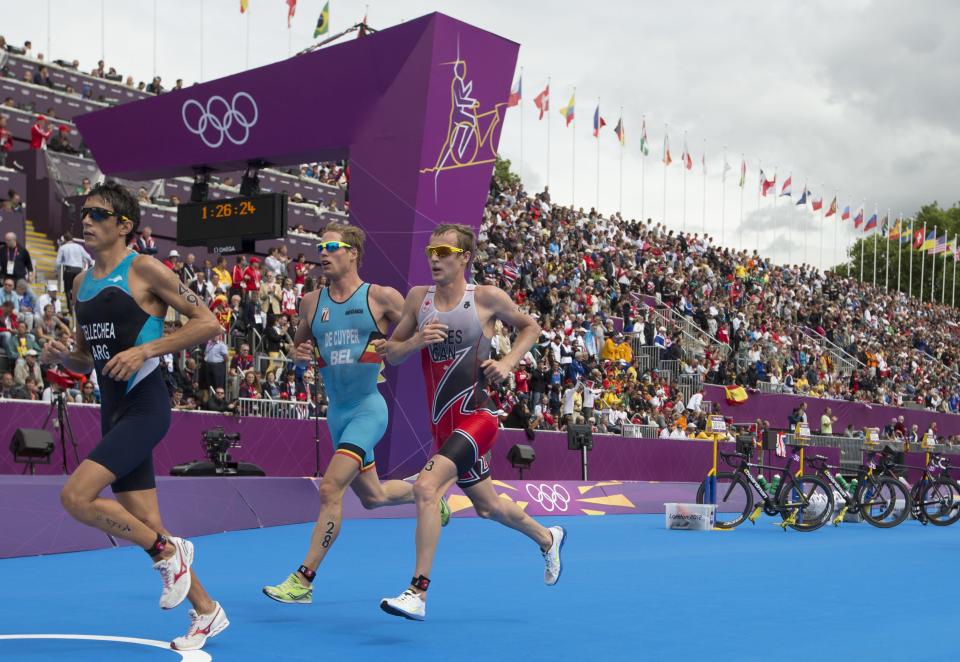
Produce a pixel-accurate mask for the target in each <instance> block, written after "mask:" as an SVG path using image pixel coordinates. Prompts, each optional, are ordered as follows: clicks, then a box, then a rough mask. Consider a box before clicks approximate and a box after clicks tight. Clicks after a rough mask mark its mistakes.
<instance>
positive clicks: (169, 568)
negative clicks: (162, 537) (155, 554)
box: [153, 537, 193, 609]
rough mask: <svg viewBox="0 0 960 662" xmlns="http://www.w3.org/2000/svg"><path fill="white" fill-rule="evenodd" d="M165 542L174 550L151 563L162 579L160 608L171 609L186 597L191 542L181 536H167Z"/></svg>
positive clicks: (188, 589) (188, 582)
mask: <svg viewBox="0 0 960 662" xmlns="http://www.w3.org/2000/svg"><path fill="white" fill-rule="evenodd" d="M167 543H168V544H170V545H173V547H174V549H175V550H176V551H175V552H174V553H173V556H171V557H170V558H168V559H161V560H159V561H157V562H156V563H154V564H153V567H154V569H155V570H156V571H157V572H159V573H160V579H162V580H163V593H161V594H160V608H161V609H173V608H174V607H176V606H177V605H179V604H180V603H181V602H183V599H184V598H185V597H187V593H188V592H189V591H190V582H191V578H190V566H191V565H193V543H192V542H190V541H189V540H184V539H183V538H173V537H171V538H167Z"/></svg>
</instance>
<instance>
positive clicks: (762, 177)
mask: <svg viewBox="0 0 960 662" xmlns="http://www.w3.org/2000/svg"><path fill="white" fill-rule="evenodd" d="M757 170H759V174H758V175H757V176H758V177H759V178H760V186H758V187H757V211H760V192H761V191H762V190H763V185H764V183H765V182H766V181H767V176H766V175H764V174H763V161H761V160H757ZM759 250H760V224H759V223H758V224H757V251H759Z"/></svg>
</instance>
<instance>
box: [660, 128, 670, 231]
mask: <svg viewBox="0 0 960 662" xmlns="http://www.w3.org/2000/svg"><path fill="white" fill-rule="evenodd" d="M669 128H670V125H669V124H664V125H663V158H662V159H660V162H661V163H663V225H664V227H666V225H667V149H668V148H669V145H668V143H667V141H668V139H669V138H670V134H669Z"/></svg>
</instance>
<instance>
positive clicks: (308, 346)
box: [293, 290, 320, 365]
mask: <svg viewBox="0 0 960 662" xmlns="http://www.w3.org/2000/svg"><path fill="white" fill-rule="evenodd" d="M319 300H320V290H314V291H313V292H307V293H306V294H304V295H303V299H301V300H300V323H299V324H297V332H296V333H295V334H294V336H293V358H294V360H295V361H296V362H297V363H298V364H300V365H303V364H306V363H309V362H310V361H312V360H313V331H312V330H311V328H310V327H311V325H312V324H313V316H314V314H315V313H316V312H317V302H318V301H319Z"/></svg>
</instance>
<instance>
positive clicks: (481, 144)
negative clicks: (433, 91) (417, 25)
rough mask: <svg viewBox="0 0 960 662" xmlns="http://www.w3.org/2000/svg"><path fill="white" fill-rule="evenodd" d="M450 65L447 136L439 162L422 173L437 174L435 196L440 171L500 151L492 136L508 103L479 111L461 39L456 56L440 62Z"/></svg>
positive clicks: (490, 159) (481, 160) (488, 159)
mask: <svg viewBox="0 0 960 662" xmlns="http://www.w3.org/2000/svg"><path fill="white" fill-rule="evenodd" d="M440 65H441V66H450V67H451V69H452V72H453V79H452V80H451V81H450V117H449V121H448V123H447V137H446V140H444V142H443V147H442V148H441V149H440V154H439V156H437V161H436V164H435V165H433V166H432V167H429V168H421V170H420V173H421V174H426V173H429V172H432V173H434V177H433V182H434V196H436V194H437V191H438V188H439V186H438V185H439V179H440V173H441V172H444V171H447V170H454V169H457V168H465V167H468V166H476V165H483V164H489V163H493V162H494V161H495V160H496V157H497V152H496V150H495V149H494V147H493V135H494V130H496V128H497V125H498V124H499V123H500V121H501V117H500V113H501V108H502V107H503V106H506V102H502V103H498V104H496V105H495V106H494V107H493V109H492V110H488V111H486V112H483V113H480V112H478V110H479V109H480V102H479V101H478V100H477V99H476V98H474V97H473V81H472V80H469V79H468V78H467V62H466V60H463V59H461V57H460V41H459V39H458V40H457V59H456V60H453V61H450V62H441V63H440Z"/></svg>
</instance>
